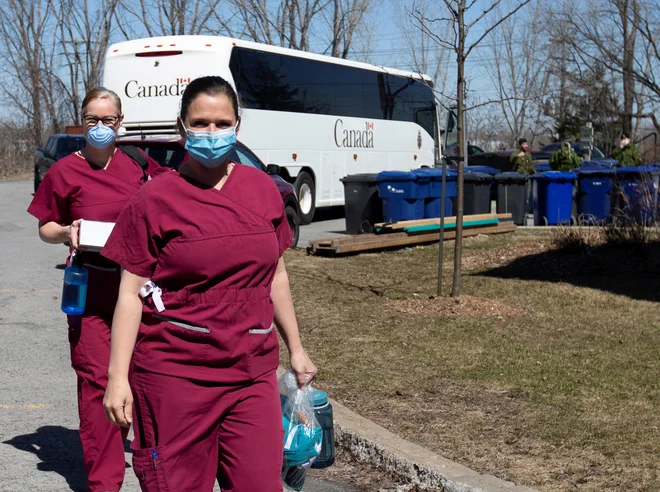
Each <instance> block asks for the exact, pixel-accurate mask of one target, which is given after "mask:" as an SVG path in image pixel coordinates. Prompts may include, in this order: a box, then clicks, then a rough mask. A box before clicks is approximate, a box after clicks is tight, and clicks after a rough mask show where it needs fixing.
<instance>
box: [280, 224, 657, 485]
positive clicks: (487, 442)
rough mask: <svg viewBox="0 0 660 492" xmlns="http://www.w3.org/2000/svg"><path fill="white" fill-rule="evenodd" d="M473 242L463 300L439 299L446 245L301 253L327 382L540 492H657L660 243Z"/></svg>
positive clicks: (538, 238)
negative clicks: (625, 246) (558, 245)
mask: <svg viewBox="0 0 660 492" xmlns="http://www.w3.org/2000/svg"><path fill="white" fill-rule="evenodd" d="M464 245H465V247H464V262H463V264H464V276H463V283H462V294H463V297H462V300H461V301H460V302H459V303H456V302H455V301H454V300H452V299H449V298H445V297H443V298H434V297H433V296H434V294H435V288H436V282H437V280H436V275H437V273H436V272H437V253H438V249H437V245H436V246H428V247H418V248H413V249H410V250H400V251H395V252H388V253H378V254H364V255H360V256H352V257H346V258H334V259H328V258H318V257H311V256H306V254H305V252H304V251H302V250H297V251H290V252H288V253H287V254H286V260H287V265H288V270H289V275H290V278H291V284H292V290H293V295H294V299H295V303H296V310H297V313H298V319H299V323H300V326H301V332H302V336H303V342H304V344H305V347H306V349H307V350H308V352H309V354H310V356H311V357H312V359H313V360H314V362H315V363H316V364H317V366H318V367H319V369H320V371H319V377H318V383H317V385H318V386H319V387H321V388H324V389H326V390H328V392H329V393H330V395H331V396H332V397H334V398H335V399H337V400H338V401H340V402H342V403H343V404H345V405H347V406H348V407H349V408H351V409H352V410H354V411H356V412H358V413H360V414H362V415H364V416H365V417H368V418H371V419H372V420H374V421H376V422H377V423H379V424H381V425H383V426H384V427H386V428H388V429H390V430H391V431H393V432H396V433H398V434H399V435H401V436H403V437H405V438H406V439H409V440H411V441H414V442H417V443H419V444H421V445H423V446H425V447H427V448H429V449H431V450H433V451H435V452H437V453H439V454H441V455H443V456H445V457H447V458H450V459H452V460H455V461H458V462H460V463H462V464H464V465H467V466H469V467H471V468H473V469H475V470H477V471H480V472H487V473H491V474H493V475H496V476H498V477H500V478H503V479H507V480H511V481H514V482H516V483H520V484H525V485H528V486H532V487H536V488H538V489H540V490H543V491H563V490H576V489H577V490H585V491H587V490H588V491H610V490H612V491H613V490H616V491H619V490H620V491H624V490H625V491H642V490H643V491H651V490H660V471H659V462H660V303H659V301H660V277H659V276H658V273H660V247H659V248H657V249H658V250H657V251H655V250H652V251H650V252H647V254H645V255H638V254H635V255H633V254H631V253H627V252H624V251H615V250H612V249H611V248H610V249H608V248H597V247H594V248H592V249H590V250H588V251H587V252H584V251H582V252H575V253H570V252H565V251H563V252H562V251H556V250H555V249H554V248H553V247H552V246H551V240H550V236H549V235H548V234H545V233H541V232H536V231H520V232H517V233H515V234H509V235H504V236H493V237H475V238H469V239H466V240H465V241H464ZM445 246H446V248H445V249H446V256H445V289H444V291H445V292H449V290H450V281H451V275H452V267H451V255H452V250H453V242H447V243H446V245H445ZM286 362H288V361H286V360H285V359H284V358H283V363H286Z"/></svg>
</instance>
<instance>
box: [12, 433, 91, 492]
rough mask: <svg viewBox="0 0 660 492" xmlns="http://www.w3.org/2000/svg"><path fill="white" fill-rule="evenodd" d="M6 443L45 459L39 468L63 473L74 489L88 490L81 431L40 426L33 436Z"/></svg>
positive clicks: (42, 459)
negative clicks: (79, 432)
mask: <svg viewBox="0 0 660 492" xmlns="http://www.w3.org/2000/svg"><path fill="white" fill-rule="evenodd" d="M3 444H9V445H11V446H14V447H15V448H16V449H19V450H21V451H26V452H28V453H34V454H35V455H36V456H37V458H39V459H40V460H41V462H40V463H38V464H37V469H38V470H39V471H44V472H55V473H58V474H60V475H61V476H62V477H64V479H65V480H66V482H67V484H68V485H69V487H70V488H71V490H74V491H80V492H82V491H86V490H87V475H86V473H85V465H84V463H83V453H82V446H81V444H80V437H79V435H78V431H77V430H74V429H67V428H65V427H60V426H56V425H47V426H44V427H39V429H37V431H36V432H34V433H32V434H24V435H22V436H16V437H14V438H13V439H10V440H8V441H4V443H3Z"/></svg>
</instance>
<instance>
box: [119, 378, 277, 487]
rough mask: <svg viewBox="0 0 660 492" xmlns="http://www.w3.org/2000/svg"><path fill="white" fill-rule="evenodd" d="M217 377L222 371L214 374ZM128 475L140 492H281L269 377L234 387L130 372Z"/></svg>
mask: <svg viewBox="0 0 660 492" xmlns="http://www.w3.org/2000/svg"><path fill="white" fill-rule="evenodd" d="M218 370H219V371H222V369H218ZM131 387H132V388H133V395H134V399H135V405H134V414H135V418H134V419H133V429H134V433H135V439H134V441H133V443H132V446H131V447H132V449H133V469H134V471H135V474H136V475H137V477H138V479H139V481H140V486H141V488H142V491H143V492H156V491H158V492H193V491H194V492H211V491H212V490H213V486H214V482H215V480H216V479H217V481H218V483H219V484H220V487H221V489H222V491H223V492H282V481H281V479H280V473H281V468H282V453H283V451H282V450H283V440H282V439H283V436H282V434H283V432H282V410H281V406H280V398H279V391H278V387H277V378H276V375H275V372H269V373H267V374H266V375H264V376H262V377H259V378H257V379H256V380H254V381H252V382H249V383H245V384H237V385H226V384H224V385H220V384H214V383H208V382H196V381H193V380H189V379H183V378H177V377H172V376H164V375H160V374H155V373H150V372H144V371H142V370H137V369H136V370H135V372H134V373H133V376H132V381H131Z"/></svg>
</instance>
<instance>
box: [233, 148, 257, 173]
mask: <svg viewBox="0 0 660 492" xmlns="http://www.w3.org/2000/svg"><path fill="white" fill-rule="evenodd" d="M234 151H235V154H236V157H237V159H236V160H238V162H239V163H241V164H243V165H245V166H250V167H253V168H255V169H261V170H262V171H263V170H264V166H263V164H261V161H260V160H259V159H258V158H257V156H255V155H254V154H253V153H252V152H250V151H249V150H247V149H246V148H245V147H241V146H239V145H237V146H236V147H235V148H234ZM232 158H233V157H232Z"/></svg>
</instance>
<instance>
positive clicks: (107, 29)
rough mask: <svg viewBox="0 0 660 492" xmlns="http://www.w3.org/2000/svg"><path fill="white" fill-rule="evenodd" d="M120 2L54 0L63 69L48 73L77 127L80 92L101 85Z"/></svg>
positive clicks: (104, 0) (109, 0)
mask: <svg viewBox="0 0 660 492" xmlns="http://www.w3.org/2000/svg"><path fill="white" fill-rule="evenodd" d="M119 2H120V0H99V1H98V2H96V3H95V4H93V5H90V2H88V1H87V0H55V1H54V9H55V13H56V15H57V23H58V34H59V39H58V46H59V48H60V49H61V50H62V51H61V53H62V56H63V58H64V60H65V63H64V64H63V65H64V67H62V68H60V69H59V70H53V71H51V73H49V74H48V76H49V79H50V80H51V85H52V83H53V81H58V82H59V87H60V88H62V90H64V91H65V92H66V95H67V100H68V103H69V115H70V118H71V119H72V120H73V123H74V124H76V125H79V124H80V105H81V103H82V96H81V93H82V94H84V93H85V92H87V91H89V90H91V89H93V88H94V87H98V86H99V85H101V70H102V68H103V62H104V57H105V53H106V50H107V49H108V44H109V42H110V35H111V34H112V31H113V21H114V19H115V16H116V13H117V8H118V6H119Z"/></svg>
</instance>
